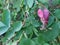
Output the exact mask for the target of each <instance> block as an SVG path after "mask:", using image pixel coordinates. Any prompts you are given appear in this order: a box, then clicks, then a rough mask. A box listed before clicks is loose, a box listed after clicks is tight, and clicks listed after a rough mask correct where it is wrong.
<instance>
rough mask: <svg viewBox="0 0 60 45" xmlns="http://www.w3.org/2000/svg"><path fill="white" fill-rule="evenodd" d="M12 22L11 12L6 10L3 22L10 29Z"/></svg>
mask: <svg viewBox="0 0 60 45" xmlns="http://www.w3.org/2000/svg"><path fill="white" fill-rule="evenodd" d="M10 21H11V17H10V11H9V10H7V9H6V10H4V11H3V15H2V22H3V23H4V24H5V25H6V26H7V27H10Z"/></svg>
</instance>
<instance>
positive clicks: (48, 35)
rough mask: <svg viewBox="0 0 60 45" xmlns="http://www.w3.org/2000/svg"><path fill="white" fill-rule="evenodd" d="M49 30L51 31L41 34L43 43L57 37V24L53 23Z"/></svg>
mask: <svg viewBox="0 0 60 45" xmlns="http://www.w3.org/2000/svg"><path fill="white" fill-rule="evenodd" d="M51 28H52V29H51V30H48V31H46V32H43V33H42V36H43V37H44V39H45V41H51V40H54V39H55V38H56V37H57V36H58V35H59V27H58V23H54V24H53V25H52V27H51Z"/></svg>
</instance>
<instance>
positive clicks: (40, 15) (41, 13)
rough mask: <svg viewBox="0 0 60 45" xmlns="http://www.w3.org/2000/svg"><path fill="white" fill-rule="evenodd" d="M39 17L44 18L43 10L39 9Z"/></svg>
mask: <svg viewBox="0 0 60 45" xmlns="http://www.w3.org/2000/svg"><path fill="white" fill-rule="evenodd" d="M38 16H39V17H40V18H43V11H42V10H41V9H38Z"/></svg>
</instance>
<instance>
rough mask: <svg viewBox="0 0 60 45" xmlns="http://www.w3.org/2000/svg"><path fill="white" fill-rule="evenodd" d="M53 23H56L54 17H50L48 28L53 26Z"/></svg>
mask: <svg viewBox="0 0 60 45" xmlns="http://www.w3.org/2000/svg"><path fill="white" fill-rule="evenodd" d="M52 23H54V17H53V16H50V17H49V21H48V25H47V27H49V26H51V25H52Z"/></svg>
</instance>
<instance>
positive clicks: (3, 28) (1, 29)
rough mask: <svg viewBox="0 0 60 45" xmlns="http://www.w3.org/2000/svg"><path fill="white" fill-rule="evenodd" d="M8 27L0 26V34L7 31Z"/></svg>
mask: <svg viewBox="0 0 60 45" xmlns="http://www.w3.org/2000/svg"><path fill="white" fill-rule="evenodd" d="M7 30H8V27H6V26H4V27H1V28H0V35H2V34H4V33H5V32H7Z"/></svg>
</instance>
